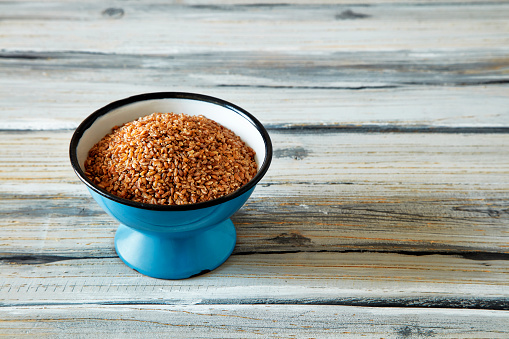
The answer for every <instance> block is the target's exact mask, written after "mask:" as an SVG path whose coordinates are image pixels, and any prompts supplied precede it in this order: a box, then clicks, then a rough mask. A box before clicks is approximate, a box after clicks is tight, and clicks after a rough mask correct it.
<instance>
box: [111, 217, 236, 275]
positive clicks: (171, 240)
mask: <svg viewBox="0 0 509 339" xmlns="http://www.w3.org/2000/svg"><path fill="white" fill-rule="evenodd" d="M235 243H236V232H235V227H234V225H233V222H232V221H231V220H230V219H227V220H225V221H223V222H220V223H219V224H216V225H214V226H212V227H207V228H206V229H205V230H196V231H191V232H164V233H163V232H145V231H140V230H139V229H134V228H131V227H128V226H125V225H123V224H121V225H120V226H119V227H118V229H117V232H116V234H115V250H116V251H117V254H118V255H119V257H120V259H122V261H123V262H124V263H125V264H126V265H127V266H129V267H131V268H132V269H135V270H136V271H138V272H140V273H142V274H144V275H147V276H150V277H153V278H161V279H185V278H190V277H192V276H194V275H198V274H200V273H205V272H208V271H212V270H213V269H215V268H217V267H218V266H220V265H221V264H222V263H224V262H225V261H226V259H228V257H229V256H230V255H231V253H232V251H233V249H234V247H235Z"/></svg>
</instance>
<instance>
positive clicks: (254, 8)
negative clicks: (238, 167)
mask: <svg viewBox="0 0 509 339" xmlns="http://www.w3.org/2000/svg"><path fill="white" fill-rule="evenodd" d="M508 12H509V3H508V2H507V1H489V2H488V1H486V2H484V1H474V0H468V1H460V0H449V1H446V2H444V1H438V0H436V1H435V0H431V1H420V0H417V1H405V2H401V1H395V0H370V1H368V2H364V3H362V4H356V3H354V2H352V1H343V0H338V1H329V0H325V1H320V3H316V2H309V1H305V0H289V1H285V2H284V3H274V2H272V1H267V0H261V1H256V2H252V1H250V0H221V1H214V3H211V2H210V1H208V0H182V1H167V2H164V3H163V2H153V1H146V2H139V1H131V0H127V1H126V0H122V1H121V0H112V1H108V2H107V3H104V2H99V1H95V0H81V1H67V0H61V1H55V0H44V1H7V2H6V1H4V2H0V202H1V203H0V319H2V320H0V335H5V336H8V337H9V336H11V337H19V336H22V335H23V336H25V335H26V336H30V335H32V336H39V337H40V336H45V337H83V336H86V337H101V336H107V337H127V336H129V337H140V338H141V337H147V336H152V337H168V336H171V337H242V338H251V337H267V338H270V337H285V338H286V337H306V338H307V337H320V338H327V337H330V338H335V337H360V336H368V337H380V338H406V337H441V338H442V337H444V338H448V337H451V338H457V337H462V338H469V337H476V338H477V337H490V338H504V337H507V336H508V335H509V334H508V332H509V328H508V323H509V322H508V319H507V317H508V313H507V310H509V289H508V283H507V281H508V280H509V279H508V278H509V250H508V248H509V241H508V239H509V232H508V227H507V226H508V225H509V202H508V201H509V199H508V198H509V195H508V192H509V154H508V152H509V147H508V146H509V110H508V108H507V107H509V91H508V86H509V48H508V47H507V46H509V35H508V32H509V21H508V20H507V17H508V16H507V13H508ZM155 91H189V92H198V93H204V94H208V95H213V96H217V97H220V98H223V99H226V100H228V101H231V102H234V103H236V104H238V105H240V106H241V107H243V108H245V109H247V110H248V111H250V112H251V113H253V114H254V115H255V116H256V117H258V118H259V119H260V120H261V121H262V122H263V124H264V125H265V126H266V127H267V128H268V129H269V132H270V135H271V138H272V140H273V144H274V159H273V163H272V166H271V168H270V170H269V172H268V173H267V175H266V176H265V177H264V179H263V180H262V182H260V184H259V185H258V187H257V189H256V190H255V193H254V194H253V196H252V197H251V199H250V200H249V201H248V203H247V204H246V205H245V206H244V207H243V208H242V209H241V210H240V211H239V212H238V213H237V214H235V215H234V217H233V218H232V219H233V221H234V223H235V225H236V228H237V231H238V242H237V246H236V248H235V250H234V252H233V254H232V256H231V257H230V258H229V259H228V261H227V262H226V263H225V264H224V265H222V266H221V267H220V268H218V269H217V270H214V271H213V272H209V273H206V274H203V275H201V276H197V277H194V278H191V279H187V280H177V281H172V280H158V279H152V278H149V277H146V276H142V275H140V274H138V273H137V272H136V271H134V270H131V269H129V268H128V267H127V266H125V265H124V264H123V263H122V262H121V261H120V259H119V258H118V257H117V255H116V253H115V250H114V246H113V237H114V234H115V230H116V228H117V225H116V223H115V222H114V221H113V220H112V219H111V218H110V217H108V216H107V215H106V214H105V213H104V212H103V211H102V210H101V209H100V208H99V207H98V206H97V205H96V204H95V202H94V201H93V200H92V199H91V197H90V196H89V194H88V192H87V191H86V189H85V188H84V186H83V185H82V184H81V183H80V182H79V181H78V179H77V177H76V176H75V175H74V173H73V172H72V169H71V166H70V164H69V160H68V144H69V140H70V137H71V134H72V131H73V130H74V128H75V127H76V126H77V125H78V124H79V123H80V122H81V121H82V120H83V119H84V118H85V117H86V116H87V115H89V114H90V113H91V112H93V111H94V110H96V109H97V108H99V107H101V106H104V105H105V104H107V103H109V102H111V101H114V100H117V99H121V98H124V97H127V96H130V95H134V94H139V93H143V92H155Z"/></svg>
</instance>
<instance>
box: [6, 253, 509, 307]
mask: <svg viewBox="0 0 509 339" xmlns="http://www.w3.org/2000/svg"><path fill="white" fill-rule="evenodd" d="M0 274H1V283H0V297H1V298H0V299H1V306H4V307H5V306H13V305H14V306H15V305H17V306H23V305H48V304H56V305H58V304H96V303H101V304H118V303H121V304H124V303H126V304H147V303H149V304H259V303H261V304H332V305H353V306H379V307H380V306H397V307H401V306H406V307H448V308H480V309H505V310H507V309H509V292H508V291H507V279H508V278H509V273H508V261H507V260H472V259H465V258H461V257H457V256H445V255H419V256H415V255H406V254H394V253H385V254H384V253H369V252H365V253H326V252H324V253H305V252H302V253H287V254H281V253H278V254H252V255H232V256H231V257H230V258H229V259H228V260H227V261H226V263H224V264H223V265H222V266H220V267H219V268H218V269H216V270H214V271H212V272H210V273H207V274H204V275H201V276H199V277H195V278H190V279H186V280H176V281H175V280H158V279H153V278H149V277H146V276H142V275H140V274H138V273H137V272H135V271H134V270H131V269H130V268H128V267H127V266H125V265H124V264H123V263H122V262H121V261H120V259H119V258H118V257H115V256H111V257H102V258H98V257H96V258H90V257H89V258H80V259H78V258H76V259H75V258H65V257H58V256H54V257H53V258H51V257H42V256H41V257H39V258H38V257H37V256H33V258H31V259H30V258H21V257H19V256H18V257H16V256H12V257H11V258H9V257H8V256H4V257H3V258H2V263H1V273H0Z"/></svg>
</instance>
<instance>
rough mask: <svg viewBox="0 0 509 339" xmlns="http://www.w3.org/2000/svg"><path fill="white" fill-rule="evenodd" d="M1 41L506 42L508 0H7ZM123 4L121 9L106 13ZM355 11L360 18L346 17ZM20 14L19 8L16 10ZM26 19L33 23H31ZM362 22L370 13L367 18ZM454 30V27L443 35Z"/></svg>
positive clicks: (14, 44)
mask: <svg viewBox="0 0 509 339" xmlns="http://www.w3.org/2000/svg"><path fill="white" fill-rule="evenodd" d="M1 5H2V8H1V9H2V10H1V13H4V14H3V15H2V17H1V18H2V27H3V29H5V30H7V31H8V32H9V35H2V36H0V46H2V48H3V49H5V50H13V51H48V50H51V51H69V50H72V51H89V52H101V53H104V52H106V53H135V54H137V53H140V51H143V52H144V53H147V54H164V53H210V52H217V51H221V52H228V51H239V50H243V51H253V52H256V51H271V52H273V51H292V52H304V53H307V52H309V51H312V52H313V53H320V52H324V51H325V52H327V51H330V50H334V51H351V50H352V49H355V50H364V51H384V50H404V49H408V48H412V49H414V50H419V51H421V52H428V51H429V50H432V49H436V48H439V49H443V48H447V49H456V50H458V51H459V50H463V49H472V48H474V49H479V48H491V47H493V46H497V45H498V46H507V42H508V37H507V35H506V34H505V32H507V31H508V30H509V23H508V21H507V20H506V19H507V16H506V11H507V3H499V4H491V3H490V4H482V3H481V4H480V3H477V4H470V5H468V4H466V5H463V6H439V5H438V6H418V4H416V5H412V4H410V5H405V4H402V5H399V6H398V5H396V6H374V7H359V8H357V7H354V8H353V9H352V8H350V7H347V6H344V5H339V6H334V5H331V6H316V5H306V6H290V7H288V6H251V7H249V6H248V7H247V8H245V7H240V8H235V7H234V8H223V7H218V8H217V7H215V6H213V5H212V6H204V7H188V6H169V5H168V6H165V5H160V4H150V3H142V4H138V3H134V2H131V3H125V2H122V1H119V2H114V3H111V4H108V5H105V4H103V3H102V2H95V3H90V2H88V3H81V4H75V3H72V4H62V3H58V2H54V3H51V2H50V3H42V4H38V5H34V6H27V4H26V3H21V4H17V3H16V2H15V3H9V2H8V3H5V4H1ZM108 8H121V12H118V11H115V10H113V11H107V9H108ZM348 10H351V11H353V12H354V13H357V14H358V15H360V16H361V18H360V19H359V18H358V17H357V18H358V19H357V20H356V19H355V18H356V17H355V15H354V19H353V20H349V19H351V15H350V16H349V15H346V20H345V19H343V17H342V14H343V13H344V12H345V11H348ZM11 13H12V14H11ZM27 19H28V21H27ZM361 19H362V20H361ZM444 32H447V34H444Z"/></svg>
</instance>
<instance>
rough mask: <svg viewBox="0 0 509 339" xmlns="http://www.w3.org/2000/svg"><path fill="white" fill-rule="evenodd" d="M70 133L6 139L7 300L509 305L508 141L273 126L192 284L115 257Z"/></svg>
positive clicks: (109, 230) (109, 224)
mask: <svg viewBox="0 0 509 339" xmlns="http://www.w3.org/2000/svg"><path fill="white" fill-rule="evenodd" d="M70 135H71V132H69V131H41V132H25V133H23V134H19V133H14V132H3V133H0V144H4V145H5V146H4V147H2V149H4V151H3V152H2V159H1V160H2V161H1V162H0V163H1V164H2V165H1V166H2V170H1V171H0V180H1V181H0V182H1V183H2V184H1V188H2V193H1V196H2V201H3V204H2V205H1V207H0V211H1V212H0V213H1V215H2V218H1V219H0V220H2V223H1V225H0V229H1V232H2V235H3V236H4V242H3V246H2V252H3V253H2V256H1V258H0V259H1V262H2V264H1V266H2V270H1V272H2V275H3V285H2V286H1V287H0V293H1V294H2V295H3V297H2V299H3V301H4V305H6V306H7V305H31V304H40V303H42V304H46V303H50V304H51V303H83V302H92V303H110V302H126V303H129V302H134V303H146V302H149V303H154V302H156V303H157V302H162V303H170V304H171V303H177V302H184V303H197V302H198V303H226V304H230V303H259V302H262V303H265V302H269V303H271V302H274V303H306V302H314V303H329V304H330V303H332V304H347V305H388V304H391V305H395V306H402V305H403V306H411V305H414V306H416V305H418V306H427V307H430V306H434V307H443V306H444V305H448V306H449V307H470V308H492V309H506V308H509V299H508V298H509V295H508V294H507V288H506V281H507V278H508V276H507V274H508V266H507V263H508V262H509V260H508V259H509V254H507V246H508V234H507V228H506V225H507V222H508V213H507V210H508V207H507V192H508V188H507V183H508V182H509V181H508V180H507V178H508V177H509V172H508V168H509V167H508V166H507V165H508V163H507V161H508V159H509V158H508V157H507V156H506V154H507V150H508V149H507V147H505V145H506V144H507V143H508V140H509V139H508V135H507V134H482V135H479V134H457V135H454V139H452V138H451V135H450V134H417V135H415V134H409V133H372V134H369V133H364V134H355V133H325V134H320V138H317V135H316V134H315V133H300V132H299V133H296V134H295V133H289V132H287V131H282V132H276V131H273V132H271V137H272V139H273V143H274V146H275V147H274V148H275V151H274V152H275V158H274V162H273V165H272V167H271V170H270V171H269V172H268V174H267V176H266V177H265V178H264V180H263V181H262V182H261V183H260V185H259V187H258V188H257V190H256V191H255V193H254V195H253V197H252V198H251V199H250V201H249V202H248V204H247V205H246V206H245V207H244V208H243V209H241V210H240V211H239V212H238V213H237V214H236V215H235V216H234V218H233V220H234V222H235V224H236V226H237V230H238V244H237V247H236V249H235V251H234V254H233V256H232V257H231V258H230V259H229V260H228V262H227V263H226V264H225V265H223V266H222V267H221V268H219V269H218V270H216V271H214V272H212V273H209V274H207V275H204V276H201V277H199V278H196V279H191V280H187V281H184V282H159V283H157V284H154V280H153V279H150V278H146V277H140V276H139V275H138V274H137V273H136V272H134V271H132V270H130V269H129V268H127V267H125V266H124V265H123V264H122V263H121V261H120V260H119V259H118V258H117V257H116V254H115V252H114V249H113V235H114V232H115V229H116V227H117V225H116V224H115V222H113V221H112V220H111V219H110V218H109V217H108V216H107V215H105V214H104V213H103V212H102V211H101V210H100V208H99V207H98V206H96V205H95V203H94V202H93V201H92V200H91V198H90V197H89V196H88V193H87V192H86V190H85V189H84V188H83V187H82V185H80V183H79V182H78V180H77V178H76V177H75V175H74V173H72V170H71V168H70V165H69V164H68V159H67V141H68V140H69V138H70ZM452 140H454V141H452ZM446 142H447V145H446V146H444V143H446ZM7 145H9V146H7ZM328 145H335V147H334V148H330V147H329V146H328ZM20 157H21V158H20ZM20 163H22V164H23V166H19V164H20ZM25 202H27V203H29V204H30V205H29V206H24V204H25ZM70 225H72V227H70ZM473 239H475V241H473ZM451 272H454V274H452V275H451ZM395 284H396V285H397V286H398V287H397V288H395ZM77 291H79V294H80V295H81V297H80V298H77V295H76V292H77ZM137 291H142V292H143V293H140V294H137ZM161 291H166V294H165V296H162V295H161ZM204 291H206V296H204ZM426 291H433V294H432V295H428V294H427V292H426Z"/></svg>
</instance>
